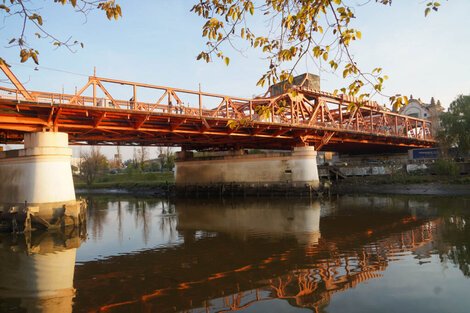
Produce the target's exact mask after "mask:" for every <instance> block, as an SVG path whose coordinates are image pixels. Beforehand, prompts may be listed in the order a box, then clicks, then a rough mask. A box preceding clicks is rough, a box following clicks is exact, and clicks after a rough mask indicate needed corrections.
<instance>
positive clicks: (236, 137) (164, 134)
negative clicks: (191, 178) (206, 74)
mask: <svg viewBox="0 0 470 313" xmlns="http://www.w3.org/2000/svg"><path fill="white" fill-rule="evenodd" d="M106 84H108V85H109V84H114V85H116V84H117V85H118V87H119V86H121V85H127V86H131V87H132V88H133V97H132V98H131V99H130V100H129V101H123V100H117V99H115V98H114V97H113V96H112V95H111V94H110V92H109V91H108V89H107V88H105V85H106ZM89 87H91V88H90V89H93V95H92V96H85V95H84V94H85V91H86V90H87V89H88V88H89ZM97 88H99V90H100V92H102V93H103V94H104V95H105V96H104V97H103V98H99V97H97ZM142 88H145V89H152V90H157V91H160V94H159V98H158V97H157V98H158V100H156V101H155V102H141V101H136V100H137V89H142ZM29 95H30V96H31V98H29V97H27V96H25V95H24V92H20V91H19V90H17V89H8V88H1V87H0V139H1V140H2V141H3V142H20V141H21V140H22V137H23V133H24V132H33V131H60V132H67V133H69V140H70V142H71V143H72V144H100V145H106V144H113V145H114V144H120V145H126V144H128V145H129V144H143V145H161V146H182V147H185V148H187V149H197V150H204V149H211V148H216V149H230V148H258V149H290V148H292V147H293V146H296V145H302V144H308V145H314V146H315V148H316V149H317V150H320V149H325V150H330V151H349V152H351V151H355V150H360V151H364V150H366V151H379V150H405V149H408V148H413V147H433V146H435V145H436V141H435V140H434V139H433V137H432V135H431V122H430V121H427V120H422V119H418V118H413V117H409V116H403V115H399V114H396V113H393V112H390V111H387V110H385V109H383V108H382V107H379V106H378V105H377V104H376V103H372V102H366V103H361V102H359V101H358V100H357V99H354V98H350V97H347V96H344V95H340V96H337V95H333V94H329V93H325V92H320V91H313V90H308V89H305V88H297V90H296V95H293V94H292V93H286V94H282V95H278V96H271V97H263V98H255V99H244V98H237V97H229V96H224V95H216V94H211V93H204V92H200V91H190V90H182V89H176V88H169V87H161V86H154V85H148V84H139V83H133V82H126V81H118V80H112V79H105V78H99V77H90V78H89V81H88V83H87V84H86V85H85V86H84V87H83V88H82V89H81V90H80V91H79V92H77V93H76V94H75V95H67V94H55V93H45V92H29ZM185 97H186V98H185ZM187 97H193V100H194V99H196V101H195V102H196V105H195V106H191V105H189V104H187V102H186V103H185V99H187ZM31 99H32V100H31ZM358 104H360V105H358ZM210 106H212V107H213V108H212V109H206V108H205V107H210Z"/></svg>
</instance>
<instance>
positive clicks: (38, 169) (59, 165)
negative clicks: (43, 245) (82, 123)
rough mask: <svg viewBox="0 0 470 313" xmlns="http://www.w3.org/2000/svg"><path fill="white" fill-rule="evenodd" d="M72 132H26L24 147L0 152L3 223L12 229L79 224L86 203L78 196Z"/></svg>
mask: <svg viewBox="0 0 470 313" xmlns="http://www.w3.org/2000/svg"><path fill="white" fill-rule="evenodd" d="M71 155H72V150H71V149H70V148H69V147H68V134H66V133H58V132H37V133H27V134H25V135H24V149H21V150H10V151H3V152H0V177H1V178H2V179H1V180H0V222H3V224H2V226H3V227H2V228H9V230H10V231H11V230H13V231H15V230H23V229H24V230H28V229H30V228H31V224H33V225H34V224H35V226H40V227H42V228H55V227H61V226H67V225H77V224H80V223H81V222H83V219H84V212H83V211H84V210H83V209H84V203H82V201H77V200H76V199H75V190H74V186H73V180H72V171H71V167H70V158H71Z"/></svg>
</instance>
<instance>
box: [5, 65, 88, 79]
mask: <svg viewBox="0 0 470 313" xmlns="http://www.w3.org/2000/svg"><path fill="white" fill-rule="evenodd" d="M11 64H12V65H15V66H16V65H19V66H23V67H29V68H33V69H34V70H42V69H44V70H48V71H54V72H61V73H66V74H70V75H77V76H82V77H89V76H90V75H86V74H82V73H75V72H70V71H66V70H61V69H58V68H53V67H46V66H31V65H27V64H22V63H11Z"/></svg>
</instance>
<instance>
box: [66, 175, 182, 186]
mask: <svg viewBox="0 0 470 313" xmlns="http://www.w3.org/2000/svg"><path fill="white" fill-rule="evenodd" d="M174 181H175V178H174V172H148V173H147V172H133V173H117V174H103V175H100V176H98V177H97V178H96V179H95V181H94V182H93V184H91V185H87V183H86V182H85V180H84V179H83V177H80V176H75V177H74V185H75V188H77V189H108V188H113V189H134V188H152V187H162V186H166V185H167V184H173V183H174Z"/></svg>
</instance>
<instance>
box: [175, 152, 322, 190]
mask: <svg viewBox="0 0 470 313" xmlns="http://www.w3.org/2000/svg"><path fill="white" fill-rule="evenodd" d="M316 155H317V152H316V151H315V149H314V148H313V147H308V146H305V147H304V146H302V147H295V148H294V150H293V151H291V152H284V153H261V154H245V153H244V152H243V151H242V150H240V151H236V152H235V153H233V152H232V153H226V154H225V155H218V156H210V157H193V155H192V153H191V152H186V151H185V152H181V153H180V155H178V158H177V160H176V179H175V181H176V189H177V191H178V190H182V189H184V190H187V189H194V188H211V187H214V186H216V188H218V187H220V188H221V189H222V190H223V189H224V188H232V189H233V187H234V186H235V187H236V188H237V190H236V191H238V193H239V192H240V191H241V190H243V193H245V192H248V193H254V192H258V191H259V189H260V188H261V189H262V190H263V191H264V192H270V193H273V195H274V194H279V193H276V191H286V192H287V191H288V190H290V191H294V190H295V191H297V192H299V191H300V192H302V191H306V190H307V192H308V190H310V191H311V190H318V189H319V178H318V169H317V160H316ZM273 191H274V192H273Z"/></svg>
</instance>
